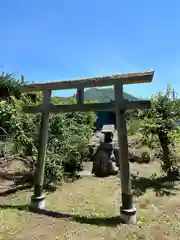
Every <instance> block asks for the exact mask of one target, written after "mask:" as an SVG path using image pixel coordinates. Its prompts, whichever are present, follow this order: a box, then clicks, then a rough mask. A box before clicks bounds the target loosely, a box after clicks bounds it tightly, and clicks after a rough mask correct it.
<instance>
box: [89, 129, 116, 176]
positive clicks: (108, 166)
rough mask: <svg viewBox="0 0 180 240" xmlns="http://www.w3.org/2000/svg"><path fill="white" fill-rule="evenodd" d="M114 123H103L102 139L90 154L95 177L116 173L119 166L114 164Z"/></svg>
mask: <svg viewBox="0 0 180 240" xmlns="http://www.w3.org/2000/svg"><path fill="white" fill-rule="evenodd" d="M114 132H115V128H114V125H104V126H103V129H102V131H101V133H102V134H104V140H103V141H102V142H100V143H99V145H98V146H96V148H95V151H94V154H93V156H92V160H93V169H92V173H94V174H95V176H97V177H107V176H109V175H116V174H117V173H118V171H119V168H118V167H117V165H116V162H117V161H118V160H116V157H115V154H114V143H113V137H114Z"/></svg>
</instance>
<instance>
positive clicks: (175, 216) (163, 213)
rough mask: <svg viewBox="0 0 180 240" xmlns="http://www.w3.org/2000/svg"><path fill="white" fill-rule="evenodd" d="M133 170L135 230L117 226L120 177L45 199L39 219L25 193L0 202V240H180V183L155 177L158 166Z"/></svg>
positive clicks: (68, 187)
mask: <svg viewBox="0 0 180 240" xmlns="http://www.w3.org/2000/svg"><path fill="white" fill-rule="evenodd" d="M131 167H132V169H133V170H135V171H138V172H139V177H138V178H137V179H134V180H133V186H134V195H135V197H134V202H135V204H136V207H137V215H138V224H137V225H136V226H126V225H123V224H120V223H119V217H118V215H119V204H120V183H119V179H118V177H109V178H105V179H98V178H93V177H84V178H83V179H80V180H78V181H76V182H74V183H72V184H64V185H63V187H62V188H61V189H60V190H58V191H56V192H55V193H52V194H49V195H47V197H46V202H47V208H46V211H42V212H41V214H35V213H31V212H29V211H28V203H29V199H30V196H31V195H32V192H31V191H29V190H26V191H20V192H18V193H16V194H11V195H8V196H5V197H4V196H3V197H0V208H1V210H0V239H7V240H8V239H13V240H17V239H26V240H30V239H34V240H35V239H38V240H39V239H43V240H50V239H51V240H53V239H69V240H70V239H73V240H76V239H78V240H80V239H86V240H90V239H91V240H93V239H94V240H95V239H96V240H101V239H104V240H106V239H107V240H116V239H118V240H119V239H130V240H135V239H142V240H143V239H144V240H145V239H147V240H153V239H154V240H155V239H158V240H160V239H161V240H165V239H169V240H172V239H180V200H179V199H180V189H179V187H180V185H179V183H178V182H174V183H172V182H168V181H166V179H164V178H163V177H158V176H160V172H159V165H158V164H157V163H151V164H149V165H138V164H132V165H131ZM154 173H156V174H157V176H155V175H154V177H152V176H151V175H152V174H154Z"/></svg>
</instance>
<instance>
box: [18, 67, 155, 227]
mask: <svg viewBox="0 0 180 240" xmlns="http://www.w3.org/2000/svg"><path fill="white" fill-rule="evenodd" d="M153 76H154V71H146V72H137V73H128V74H121V75H112V76H105V77H95V78H86V79H78V80H73V81H56V82H49V83H35V84H28V85H24V86H22V88H21V90H22V92H32V91H42V92H43V93H44V100H43V103H42V104H41V105H39V106H25V107H24V111H25V112H26V113H38V112H41V113H42V117H41V126H40V135H39V139H40V141H39V150H38V157H37V167H36V176H35V186H34V195H33V196H32V197H31V207H32V208H35V209H42V208H44V207H45V197H44V195H43V182H44V168H45V154H46V147H47V139H48V121H49V113H59V112H75V111H83V112H86V111H107V110H116V123H117V132H118V144H119V162H120V169H121V193H122V197H121V199H122V206H121V207H120V217H121V219H122V220H123V221H124V222H125V223H136V208H135V207H134V206H133V201H132V187H131V179H130V168H129V161H128V142H127V128H126V120H125V111H126V109H134V108H148V107H149V106H150V101H132V102H129V101H126V100H124V98H123V85H124V84H135V83H149V82H152V79H153ZM112 85H113V86H114V96H115V101H114V102H112V103H91V104H84V88H89V87H102V86H112ZM62 89H77V104H73V105H53V104H51V102H50V101H51V92H52V90H62Z"/></svg>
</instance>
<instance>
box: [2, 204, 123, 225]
mask: <svg viewBox="0 0 180 240" xmlns="http://www.w3.org/2000/svg"><path fill="white" fill-rule="evenodd" d="M0 209H17V210H19V211H31V212H33V213H35V214H39V215H44V216H47V217H52V218H61V219H69V220H70V221H75V222H78V223H82V224H90V225H97V226H111V227H113V226H114V227H115V226H117V225H119V224H122V223H123V222H122V220H121V219H120V216H114V217H87V216H81V215H77V214H74V213H61V212H55V211H51V210H45V209H43V210H36V211H34V210H32V209H30V207H29V205H4V204H3V205H0Z"/></svg>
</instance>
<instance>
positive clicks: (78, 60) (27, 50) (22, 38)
mask: <svg viewBox="0 0 180 240" xmlns="http://www.w3.org/2000/svg"><path fill="white" fill-rule="evenodd" d="M0 29H1V38H0V64H1V65H3V70H4V71H8V72H12V73H13V74H14V75H15V76H16V77H17V78H18V77H19V76H20V75H21V74H23V75H24V76H25V80H27V81H30V82H31V81H34V82H46V81H54V80H65V79H75V78H79V77H91V76H97V75H98V76H99V75H109V74H117V73H125V72H129V71H130V72H133V71H144V70H148V69H153V70H155V71H156V72H155V77H154V80H153V83H151V84H137V85H130V86H126V87H125V91H127V92H128V93H131V94H133V95H135V96H138V97H142V98H147V97H150V96H151V94H152V93H155V92H157V91H159V90H163V89H165V88H166V85H167V83H170V84H172V85H173V87H175V89H176V91H177V92H180V47H179V45H180V1H179V0H172V1H170V0H136V1H134V0H126V1H125V0H124V1H121V0H111V1H110V0H53V1H47V0H36V1H35V0H31V1H27V0H26V1H25V0H24V1H23V0H16V1H15V0H14V1H13V0H1V14H0ZM59 94H60V95H64V96H68V95H71V94H72V91H62V92H61V93H59Z"/></svg>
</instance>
